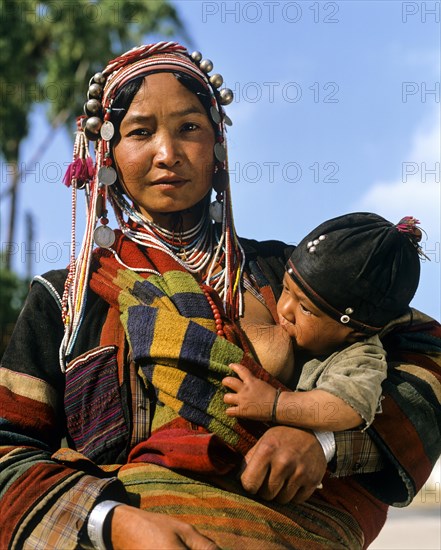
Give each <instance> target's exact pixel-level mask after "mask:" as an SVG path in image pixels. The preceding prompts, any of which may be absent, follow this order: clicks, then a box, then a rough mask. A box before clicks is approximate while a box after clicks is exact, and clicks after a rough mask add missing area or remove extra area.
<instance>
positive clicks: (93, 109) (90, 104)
mask: <svg viewBox="0 0 441 550" xmlns="http://www.w3.org/2000/svg"><path fill="white" fill-rule="evenodd" d="M100 110H101V103H100V102H99V101H98V100H97V99H89V100H88V101H86V103H85V104H84V111H85V112H86V115H96V114H97V113H99V112H100Z"/></svg>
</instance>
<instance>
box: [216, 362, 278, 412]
mask: <svg viewBox="0 0 441 550" xmlns="http://www.w3.org/2000/svg"><path fill="white" fill-rule="evenodd" d="M230 367H231V369H232V370H233V371H234V372H235V373H236V374H237V376H238V378H236V377H233V376H227V377H226V378H224V379H223V380H222V384H223V385H224V386H225V387H227V388H229V389H230V390H233V391H234V392H235V393H226V394H225V395H224V402H225V403H227V404H228V405H230V407H228V409H226V413H227V415H228V416H236V417H237V418H248V419H250V420H262V421H269V420H271V415H272V409H273V404H274V400H275V398H276V395H277V390H276V388H273V387H272V386H271V385H270V384H268V383H267V382H264V381H263V380H260V379H259V378H256V377H255V376H254V375H253V374H251V372H250V371H249V370H248V369H247V368H246V367H244V366H243V365H239V364H238V363H232V364H231V365H230Z"/></svg>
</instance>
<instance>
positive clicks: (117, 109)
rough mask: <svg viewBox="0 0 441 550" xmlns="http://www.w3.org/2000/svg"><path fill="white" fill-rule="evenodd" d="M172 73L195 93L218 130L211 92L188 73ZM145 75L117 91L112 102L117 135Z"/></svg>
mask: <svg viewBox="0 0 441 550" xmlns="http://www.w3.org/2000/svg"><path fill="white" fill-rule="evenodd" d="M159 72H164V71H152V72H151V73H148V74H154V73H159ZM171 74H173V75H174V76H175V78H176V79H177V80H178V82H180V83H181V84H182V85H183V86H185V87H186V88H187V90H189V91H190V92H192V93H193V94H195V95H196V96H197V98H198V99H199V101H200V102H201V104H202V106H203V107H204V109H205V111H206V113H207V116H208V119H209V120H210V122H211V123H212V126H213V129H214V131H215V132H217V131H218V127H217V125H216V124H215V123H214V122H213V120H212V118H211V115H210V109H211V97H210V93H209V92H208V90H207V89H206V88H204V86H203V85H202V84H201V83H200V82H198V81H197V80H196V79H195V78H193V77H191V76H189V75H188V74H185V73H181V72H177V71H173V72H172V73H171ZM144 78H145V77H144V76H139V77H137V78H135V79H134V80H131V81H130V82H128V83H127V84H125V85H124V86H123V87H122V88H121V90H120V91H119V92H118V93H117V95H116V97H115V99H114V101H113V104H112V117H111V120H112V123H113V126H114V127H115V135H119V128H120V126H121V122H122V120H123V118H124V117H125V115H126V114H127V111H128V110H129V107H130V105H131V104H132V101H133V98H134V97H135V95H136V94H137V93H138V91H139V89H140V88H141V84H142V82H143V80H144Z"/></svg>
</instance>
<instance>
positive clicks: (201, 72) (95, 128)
mask: <svg viewBox="0 0 441 550" xmlns="http://www.w3.org/2000/svg"><path fill="white" fill-rule="evenodd" d="M212 70H213V63H212V62H211V61H210V60H209V59H204V58H203V57H202V54H201V53H200V52H193V53H192V54H191V55H190V54H189V53H188V51H187V50H186V48H184V47H183V46H181V45H180V44H178V43H176V42H158V43H156V44H148V45H144V46H140V47H137V48H133V49H132V50H130V51H128V52H126V53H125V54H123V55H121V56H120V57H117V58H116V59H114V60H112V61H110V62H109V64H108V65H107V67H106V68H105V69H104V70H103V71H102V72H100V73H96V74H95V75H94V76H93V77H92V78H91V80H90V82H89V90H88V95H87V101H86V103H85V105H84V113H85V115H83V116H81V117H78V119H77V134H76V139H75V145H74V153H73V161H72V163H71V164H70V166H69V168H68V170H67V172H66V175H65V177H64V182H65V184H66V185H67V186H71V188H72V240H71V257H70V264H69V273H68V277H67V280H66V284H65V291H64V295H63V299H62V313H63V321H64V325H65V337H64V340H63V344H62V346H61V350H60V354H61V356H60V359H61V361H62V362H63V358H64V357H65V356H66V355H69V353H70V351H71V349H72V346H73V343H74V341H75V338H76V334H77V332H78V329H79V326H80V324H81V320H82V316H83V312H84V308H85V302H86V291H87V283H88V278H89V270H90V263H91V257H92V250H93V247H94V243H95V244H97V245H98V246H100V247H105V248H108V249H109V250H110V251H112V252H113V253H114V254H115V255H116V252H115V251H114V250H112V248H111V247H112V245H113V243H114V241H115V235H114V233H113V230H112V229H110V228H109V227H108V225H107V224H108V219H107V209H106V204H107V201H109V202H110V203H111V205H112V207H113V209H114V211H115V215H116V219H117V221H118V225H119V227H120V229H121V231H122V232H123V233H124V234H125V235H126V236H127V237H128V238H130V239H132V240H134V241H135V242H138V243H139V244H141V245H144V246H154V247H157V248H161V249H163V250H164V252H166V253H168V254H170V255H174V257H175V259H176V260H177V261H178V262H179V263H181V264H182V265H184V266H185V267H186V269H188V270H189V271H190V272H197V271H198V270H201V269H202V268H203V269H204V273H208V275H207V279H206V280H205V281H204V282H205V283H206V284H209V285H211V286H213V288H215V289H216V290H217V291H218V292H219V294H220V296H221V297H222V299H223V302H224V306H225V309H226V311H227V313H228V314H229V315H232V316H237V315H240V314H241V312H242V294H241V275H242V269H243V263H244V254H243V250H242V248H241V246H240V244H239V242H238V239H237V235H236V232H235V229H234V223H233V216H232V209H231V196H230V189H229V178H228V156H227V146H226V139H225V129H226V125H231V120H230V119H229V117H228V116H227V115H226V113H225V111H224V108H223V106H224V105H228V104H229V103H231V102H232V100H233V92H232V91H231V90H229V89H228V88H223V89H220V90H219V88H220V87H221V86H222V84H223V78H222V76H221V75H220V74H217V73H216V74H212V75H209V73H210V72H211V71H212ZM153 72H176V73H181V74H185V75H188V76H190V77H192V78H193V79H195V80H196V81H197V82H198V83H199V84H200V85H201V86H203V88H204V89H206V91H207V93H208V95H209V97H210V102H211V106H210V109H209V116H210V118H211V120H212V122H213V126H214V128H215V145H214V159H215V169H214V174H213V188H214V190H215V191H216V193H217V195H216V201H215V202H214V203H212V204H211V205H210V213H211V217H212V219H213V221H214V222H217V223H218V224H221V230H220V232H219V236H218V237H216V239H215V242H214V240H213V239H214V237H213V234H214V233H213V221H212V220H211V219H210V218H209V217H208V213H205V214H204V216H203V219H202V220H201V222H200V223H199V224H198V226H197V227H196V228H193V230H192V231H193V234H195V233H197V232H201V231H202V228H205V229H204V231H205V233H206V234H208V233H209V234H210V236H209V237H207V235H205V236H204V237H203V239H201V241H200V242H201V243H202V242H203V243H205V244H204V245H203V246H205V248H206V250H205V255H204V254H201V252H204V251H203V250H197V251H196V252H197V257H198V262H199V263H198V264H197V265H193V264H192V263H191V261H186V260H187V258H186V257H185V253H184V259H183V258H181V257H180V256H179V254H178V253H177V252H176V250H174V249H173V246H172V243H170V241H168V242H167V231H165V230H162V229H161V228H159V227H158V226H156V225H155V224H154V223H153V222H151V221H150V220H147V219H146V218H145V217H144V216H142V214H141V213H140V212H138V211H137V210H136V208H134V207H133V206H131V205H130V204H129V203H128V201H127V199H126V197H125V196H124V193H123V192H122V190H121V187H120V186H119V185H118V184H117V173H116V170H115V169H114V167H113V166H112V164H113V161H112V154H111V140H112V138H113V136H114V133H115V128H114V125H113V123H112V116H113V114H112V105H113V102H114V100H115V98H116V96H117V94H118V92H119V91H120V90H121V89H122V87H123V86H124V85H126V84H127V83H129V82H131V81H133V80H134V79H136V78H139V77H143V76H147V75H148V74H151V73H153ZM89 142H94V143H95V160H94V161H93V160H92V157H91V155H90V152H89ZM78 189H84V191H85V194H86V205H87V217H86V218H87V219H86V229H85V234H84V238H83V242H82V245H81V250H80V252H79V254H78V257H77V258H76V251H75V215H76V196H77V190H78ZM99 220H100V221H101V224H98V221H99ZM136 224H138V225H140V226H142V227H143V233H142V235H141V234H140V233H137V232H136V231H134V230H133V228H134V226H136ZM146 235H147V236H146ZM196 241H197V239H196ZM197 242H199V241H197ZM201 246H202V245H201ZM184 252H185V251H184ZM200 257H202V258H203V259H202V263H201V261H200V260H199V258H200ZM220 257H222V258H223V264H222V267H223V269H222V271H221V275H219V274H217V275H215V276H214V275H213V270H214V267H215V264H216V262H217V261H219V258H220ZM117 259H118V258H117ZM201 266H202V267H201ZM138 271H139V269H138ZM141 271H142V269H141ZM145 271H148V270H147V269H146V270H145Z"/></svg>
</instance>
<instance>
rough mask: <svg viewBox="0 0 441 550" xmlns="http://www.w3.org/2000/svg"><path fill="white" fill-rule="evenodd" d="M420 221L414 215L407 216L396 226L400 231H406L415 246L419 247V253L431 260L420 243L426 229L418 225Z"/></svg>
mask: <svg viewBox="0 0 441 550" xmlns="http://www.w3.org/2000/svg"><path fill="white" fill-rule="evenodd" d="M419 223H420V221H419V220H417V219H416V218H414V217H413V216H405V217H404V218H402V219H401V220H400V221H399V222H398V223H397V224H396V225H395V227H396V228H397V229H398V231H399V232H400V233H405V234H406V235H407V236H408V237H409V239H410V241H411V242H412V244H413V245H414V247H415V248H416V249H417V251H418V254H419V255H420V256H422V257H423V258H426V259H427V260H429V262H430V258H429V257H428V256H427V255H426V254H424V252H423V249H422V248H421V246H420V245H419V243H420V242H421V239H422V237H423V231H424V230H422V229H421V228H420V227H418V224H419Z"/></svg>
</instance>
